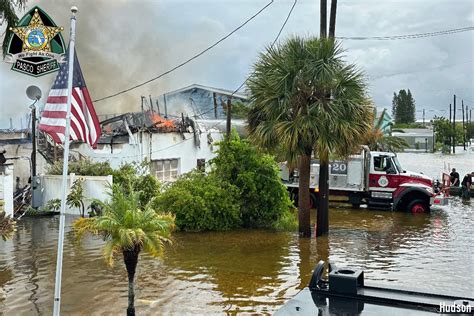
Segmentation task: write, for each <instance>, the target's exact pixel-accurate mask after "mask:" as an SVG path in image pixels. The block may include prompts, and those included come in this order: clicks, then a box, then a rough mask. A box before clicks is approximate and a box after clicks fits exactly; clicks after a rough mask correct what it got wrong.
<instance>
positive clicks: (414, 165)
mask: <svg viewBox="0 0 474 316" xmlns="http://www.w3.org/2000/svg"><path fill="white" fill-rule="evenodd" d="M399 156H400V161H401V163H402V165H403V166H404V168H405V169H408V170H413V171H423V172H424V173H426V174H428V175H430V176H437V175H438V173H439V171H440V170H441V169H442V168H443V164H446V163H450V166H451V167H457V168H458V170H459V171H460V173H461V172H467V171H470V170H468V169H469V168H471V167H474V166H473V160H472V158H473V157H474V155H469V154H459V155H457V156H454V157H445V156H441V155H438V154H415V155H414V154H401V155H399ZM469 158H471V159H469ZM464 169H466V170H464ZM471 169H474V168H471ZM473 205H474V200H473V201H471V204H463V203H462V202H461V200H460V199H457V198H456V199H453V201H452V202H451V205H450V206H447V207H442V208H435V209H433V210H432V212H431V213H430V214H408V213H396V212H387V211H373V210H365V209H359V210H354V209H350V208H347V207H342V206H334V207H332V208H331V210H330V214H329V215H330V230H331V231H330V234H329V236H327V237H322V238H318V239H314V238H312V239H299V238H298V237H297V235H296V234H294V233H276V232H272V231H265V230H238V231H232V232H219V233H176V234H175V235H174V242H173V245H172V246H170V247H168V248H167V250H166V253H165V256H164V257H163V259H159V260H156V259H151V258H149V257H146V256H142V257H141V258H140V261H139V265H138V273H137V275H138V277H137V291H136V299H137V312H138V313H139V314H142V315H157V314H179V315H182V314H226V313H227V314H237V313H239V312H246V313H249V312H250V313H259V314H261V313H263V314H265V313H269V314H270V313H272V312H274V311H275V310H277V309H278V308H279V307H280V306H281V305H283V304H284V303H285V302H286V301H287V300H288V299H290V298H291V297H293V296H294V295H295V294H296V293H298V291H299V290H301V289H302V288H303V287H305V286H306V285H307V284H308V282H309V279H310V276H311V273H312V270H313V268H314V266H315V265H316V263H317V262H318V261H319V260H328V259H330V260H331V261H332V262H334V263H336V264H337V265H338V266H351V267H356V268H361V269H364V270H365V273H366V279H368V280H369V281H372V282H373V283H377V284H385V285H390V284H396V285H397V286H402V287H406V288H412V289H420V290H429V291H439V292H444V293H447V294H459V295H460V296H474V285H473V283H472V276H473V275H474V263H473V259H474V252H473V251H474V246H473V244H474V239H473V238H474V237H473V227H474V226H473V225H474V220H473V219H474V206H473ZM73 219H74V217H67V228H66V240H65V248H64V250H65V251H64V265H63V283H62V285H63V290H62V307H61V311H62V313H63V314H64V315H90V314H96V315H115V314H117V313H120V314H124V312H125V308H126V304H127V285H126V272H125V269H124V266H123V263H122V261H121V260H120V259H119V260H118V261H117V262H116V265H115V267H114V268H108V267H107V266H106V265H105V263H104V260H103V259H102V257H101V248H102V244H103V242H102V241H101V240H100V239H95V238H88V239H86V240H85V241H84V242H82V243H81V244H77V243H76V242H75V239H74V236H73V234H72V233H71V232H70V224H71V221H72V220H73ZM58 224H59V220H58V218H23V219H22V220H21V221H19V222H18V231H17V232H16V235H15V237H14V238H13V240H11V241H7V242H3V241H0V312H3V314H5V315H41V314H45V315H49V314H51V312H52V306H53V292H54V277H55V260H56V244H57V233H58Z"/></svg>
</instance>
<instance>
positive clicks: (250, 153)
mask: <svg viewBox="0 0 474 316" xmlns="http://www.w3.org/2000/svg"><path fill="white" fill-rule="evenodd" d="M218 145H219V149H218V150H217V156H216V157H215V158H214V159H212V160H211V165H212V167H213V173H215V174H216V175H217V177H218V178H220V179H223V180H225V181H227V182H229V183H230V184H232V185H233V186H235V187H236V188H237V189H238V191H239V192H238V194H239V200H240V201H242V202H241V203H240V204H241V205H240V217H241V219H242V225H243V226H244V227H253V228H255V227H271V226H272V225H273V224H274V223H275V222H277V221H278V220H279V219H280V218H281V217H282V216H284V215H285V214H286V213H287V212H288V211H289V210H290V209H292V204H291V200H290V198H289V195H288V191H287V189H286V187H285V186H284V185H283V183H282V182H281V178H280V172H279V168H278V165H277V163H276V162H275V159H274V157H272V156H270V155H267V154H262V153H261V152H259V151H258V150H257V148H255V146H253V145H252V144H250V143H249V142H248V141H247V140H242V139H240V137H239V135H238V134H237V132H236V131H235V130H233V132H232V134H231V137H230V139H229V140H225V141H223V142H220V143H219V144H218Z"/></svg>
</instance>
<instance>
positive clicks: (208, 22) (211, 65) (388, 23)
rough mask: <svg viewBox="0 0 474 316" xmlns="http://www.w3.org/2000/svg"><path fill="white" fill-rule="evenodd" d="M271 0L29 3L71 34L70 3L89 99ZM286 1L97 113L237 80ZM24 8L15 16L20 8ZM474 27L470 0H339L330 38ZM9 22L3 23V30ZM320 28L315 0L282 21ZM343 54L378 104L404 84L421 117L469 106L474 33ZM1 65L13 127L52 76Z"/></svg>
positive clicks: (188, 51) (303, 0)
mask: <svg viewBox="0 0 474 316" xmlns="http://www.w3.org/2000/svg"><path fill="white" fill-rule="evenodd" d="M267 2H268V1H262V0H247V1H242V0H240V1H237V0H225V1H224V0H212V1H211V0H206V1H191V0H188V1H181V0H180V1H177V0H168V1H138V0H137V1H125V0H113V1H112V0H108V1H105V0H100V1H99V0H81V1H77V0H76V1H71V0H67V1H64V0H61V1H60V0H43V1H28V6H27V10H28V9H29V8H31V7H32V6H34V5H39V6H40V7H41V8H43V9H44V10H45V11H46V12H47V13H48V14H49V15H50V16H51V17H52V18H53V19H54V20H55V21H56V23H57V24H58V25H60V26H64V27H65V29H66V30H65V31H64V32H63V37H64V39H65V40H66V41H68V39H69V31H68V30H69V14H70V11H69V8H70V7H71V5H72V4H76V5H77V6H78V8H79V13H78V16H77V38H76V50H77V52H78V57H79V60H80V62H81V66H82V70H83V73H84V76H85V79H86V82H87V86H88V88H89V91H90V93H91V95H92V97H93V99H98V98H101V97H104V96H107V95H109V94H112V93H114V92H117V91H119V90H122V89H125V88H128V87H130V86H132V85H135V84H137V83H140V82H143V81H145V80H147V79H150V78H152V77H154V76H156V75H157V74H160V73H162V72H164V71H166V70H168V69H169V68H171V67H173V66H175V65H176V64H178V63H180V62H182V61H183V60H185V59H187V58H189V57H191V56H192V55H193V54H194V53H196V52H199V51H200V50H202V49H204V48H206V47H207V46H208V45H210V44H212V43H213V42H215V41H216V40H217V39H218V38H220V37H222V36H223V35H225V34H226V33H228V32H230V31H231V30H232V29H233V28H235V27H236V26H238V25H239V24H240V23H242V22H243V21H244V20H245V19H247V18H248V17H249V16H251V15H252V14H254V13H255V12H256V11H257V10H258V9H259V8H261V7H263V6H264V5H265V4H266V3H267ZM292 3H293V1H292V0H275V2H274V4H272V5H271V6H270V7H269V8H268V9H267V10H265V11H264V12H263V13H262V14H261V15H260V16H258V17H257V18H256V19H255V20H253V21H251V22H250V23H249V24H248V25H247V26H245V27H244V28H242V29H241V30H240V31H238V33H236V34H234V35H232V36H231V37H230V38H229V39H227V40H226V41H225V42H223V43H221V44H220V45H219V46H218V47H216V48H214V49H213V50H211V51H210V52H208V53H206V54H205V55H203V56H202V57H200V58H198V59H197V60H194V61H193V62H191V63H190V64H188V65H186V66H184V67H183V68H181V69H179V70H177V71H175V72H173V73H171V74H169V75H167V76H165V77H163V78H161V79H159V80H156V81H154V82H152V83H150V84H148V85H145V86H143V87H141V88H139V89H136V90H134V91H131V92H129V93H126V94H124V95H120V96H118V97H115V98H113V99H110V100H106V101H102V102H97V103H95V107H96V109H97V111H98V112H99V114H106V113H120V112H124V111H130V110H138V109H139V108H140V96H141V95H145V96H148V95H149V94H151V95H152V96H158V95H160V94H162V93H164V92H167V91H171V90H174V89H179V88H181V87H184V86H186V85H189V84H192V83H199V84H204V85H210V86H214V87H221V88H227V89H232V90H233V89H235V88H237V87H238V86H239V85H240V84H241V83H242V81H243V80H244V79H245V77H246V76H247V75H248V73H249V72H250V69H251V66H252V63H253V62H255V60H256V58H257V57H258V52H259V51H261V50H262V49H263V48H264V47H265V45H268V44H269V43H271V41H272V40H273V39H274V37H275V36H276V34H277V32H278V30H279V28H280V26H281V24H282V23H283V21H284V19H285V17H286V15H287V13H288V10H289V9H290V7H291V5H292ZM23 14H24V12H21V13H20V15H23ZM473 25H474V1H472V0H425V1H422V0H417V1H414V0H398V1H387V0H384V1H376V0H352V1H349V0H339V1H338V12H337V26H336V36H384V35H403V34H412V33H424V32H434V31H442V30H448V29H455V28H461V27H466V26H473ZM4 28H5V25H3V26H2V28H1V33H3V30H4ZM293 34H298V35H303V36H309V35H317V34H319V1H317V0H299V1H298V4H297V5H296V7H295V10H294V12H293V15H292V16H291V18H290V20H289V22H288V24H287V27H286V28H285V30H284V32H283V34H282V37H281V38H282V39H284V38H285V37H287V36H289V35H293ZM342 44H343V47H344V48H345V49H346V50H347V53H346V55H347V60H348V61H350V62H354V63H356V64H357V65H358V66H359V67H360V68H362V69H363V70H364V71H365V73H366V74H367V77H368V82H369V87H370V94H371V96H372V98H373V100H374V102H375V104H376V105H377V107H379V108H384V107H386V108H389V109H390V108H391V99H392V95H393V92H394V91H398V90H400V89H407V88H409V89H410V90H411V91H412V93H413V96H414V98H415V100H416V104H417V110H418V112H417V118H421V111H422V109H423V108H424V109H426V110H427V112H426V114H427V118H428V119H429V118H431V117H432V116H433V115H435V114H437V115H448V112H447V111H446V110H447V109H448V108H449V103H451V102H452V99H453V94H457V96H458V98H459V104H460V100H461V99H464V100H465V104H466V105H468V106H469V107H470V108H474V91H473V89H474V32H473V31H470V32H464V33H457V34H451V35H443V36H437V37H428V38H419V39H406V40H393V41H376V40H366V41H349V40H345V41H343V42H342ZM10 68H11V65H10V64H6V63H4V62H2V63H1V64H0V82H1V88H0V89H1V90H0V128H7V127H9V118H10V117H12V118H13V123H14V126H15V127H20V119H21V118H22V117H23V122H24V123H23V124H25V119H24V117H25V115H26V114H27V112H28V110H27V109H28V105H29V103H30V101H29V100H28V99H27V98H26V96H25V89H26V87H27V86H28V85H31V84H35V85H38V86H40V87H41V89H42V90H43V94H44V97H43V98H42V100H41V102H45V100H46V95H47V94H48V92H49V88H50V86H51V83H52V81H53V79H54V77H55V74H50V75H46V76H44V77H41V78H33V77H28V76H26V75H22V74H19V73H16V72H14V71H11V70H10Z"/></svg>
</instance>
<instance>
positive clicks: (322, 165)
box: [316, 151, 329, 236]
mask: <svg viewBox="0 0 474 316" xmlns="http://www.w3.org/2000/svg"><path fill="white" fill-rule="evenodd" d="M328 231H329V154H328V152H327V151H323V152H321V153H320V154H319V205H318V215H317V220H316V236H321V235H323V234H327V232H328Z"/></svg>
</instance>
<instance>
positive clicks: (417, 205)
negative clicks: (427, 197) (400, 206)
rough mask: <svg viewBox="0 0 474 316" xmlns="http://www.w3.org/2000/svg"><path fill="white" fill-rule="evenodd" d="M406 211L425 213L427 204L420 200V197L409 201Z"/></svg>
mask: <svg viewBox="0 0 474 316" xmlns="http://www.w3.org/2000/svg"><path fill="white" fill-rule="evenodd" d="M407 210H408V212H410V213H413V214H415V213H427V212H428V205H426V202H425V201H423V200H421V199H417V200H413V201H411V202H410V203H409V204H408V208H407Z"/></svg>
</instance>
